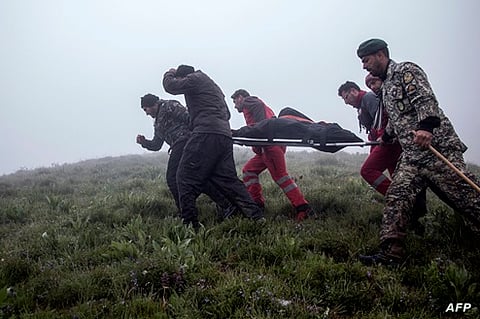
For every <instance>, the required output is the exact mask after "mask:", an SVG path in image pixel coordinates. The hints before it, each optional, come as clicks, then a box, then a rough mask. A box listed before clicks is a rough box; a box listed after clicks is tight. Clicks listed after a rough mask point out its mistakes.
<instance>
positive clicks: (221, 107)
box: [163, 70, 231, 136]
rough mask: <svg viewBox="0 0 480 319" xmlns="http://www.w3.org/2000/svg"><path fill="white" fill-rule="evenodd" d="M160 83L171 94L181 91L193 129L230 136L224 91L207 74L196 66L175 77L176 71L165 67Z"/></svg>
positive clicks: (194, 131)
mask: <svg viewBox="0 0 480 319" xmlns="http://www.w3.org/2000/svg"><path fill="white" fill-rule="evenodd" d="M163 87H164V88H165V91H167V92H168V93H170V94H174V95H177V94H184V96H185V102H186V104H187V108H188V113H189V115H190V126H191V129H192V132H193V133H214V134H222V135H226V136H231V131H230V123H229V122H228V120H229V119H230V111H229V110H228V106H227V103H226V102H225V95H224V94H223V92H222V90H221V89H220V87H219V86H218V85H217V84H216V83H215V82H214V81H213V80H212V79H211V78H210V77H208V75H206V74H205V73H203V72H202V71H200V70H197V71H195V72H193V73H190V74H188V75H187V76H186V77H175V72H173V71H167V72H166V73H165V75H164V77H163Z"/></svg>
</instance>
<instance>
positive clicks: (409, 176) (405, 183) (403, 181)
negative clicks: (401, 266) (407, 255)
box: [380, 150, 480, 258]
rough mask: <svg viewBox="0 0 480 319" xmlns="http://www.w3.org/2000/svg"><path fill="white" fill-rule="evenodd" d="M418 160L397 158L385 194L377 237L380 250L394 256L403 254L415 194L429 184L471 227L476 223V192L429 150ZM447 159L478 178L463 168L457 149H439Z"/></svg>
mask: <svg viewBox="0 0 480 319" xmlns="http://www.w3.org/2000/svg"><path fill="white" fill-rule="evenodd" d="M423 152H429V153H423V156H422V157H421V160H412V157H408V156H404V157H402V158H401V160H400V163H399V166H398V167H397V171H396V173H395V175H394V177H393V181H392V183H391V185H390V187H389V189H388V191H387V194H386V197H385V209H384V212H383V219H382V228H381V231H380V240H381V247H382V250H383V251H384V252H385V253H386V254H387V255H391V256H394V257H399V258H402V257H403V255H404V251H403V242H404V239H405V236H406V231H407V228H408V226H409V223H410V220H412V218H414V217H415V214H416V212H415V211H414V210H413V207H414V203H415V199H416V196H417V194H418V193H419V192H421V191H422V190H423V189H425V188H426V187H430V188H431V189H432V191H433V192H434V193H436V194H437V195H438V196H439V197H440V199H441V200H443V201H444V202H445V203H447V204H448V205H449V206H451V207H452V208H453V209H454V210H455V211H456V212H458V213H460V214H462V215H463V216H464V217H465V218H466V219H467V220H468V221H469V223H471V224H472V225H473V226H474V227H475V228H479V227H480V194H479V193H478V192H477V191H476V190H475V189H474V188H473V187H472V186H471V185H469V184H468V183H467V182H466V181H465V180H464V179H463V178H462V177H460V176H459V175H458V174H457V173H455V171H454V170H452V169H451V168H450V167H448V165H446V164H445V163H444V162H442V161H441V160H440V159H439V158H437V157H436V156H435V155H434V154H433V153H431V152H430V150H425V151H423ZM442 153H443V155H444V156H445V157H447V158H448V160H449V161H450V162H451V163H452V164H453V165H455V166H456V167H457V168H458V169H459V170H460V171H462V172H463V173H464V174H465V175H466V176H467V177H468V178H470V179H471V180H472V181H473V182H474V183H476V184H477V185H479V180H478V178H477V177H476V176H475V175H474V174H472V173H470V172H468V171H466V169H465V161H464V159H463V154H462V153H461V152H459V151H452V152H449V153H448V152H442Z"/></svg>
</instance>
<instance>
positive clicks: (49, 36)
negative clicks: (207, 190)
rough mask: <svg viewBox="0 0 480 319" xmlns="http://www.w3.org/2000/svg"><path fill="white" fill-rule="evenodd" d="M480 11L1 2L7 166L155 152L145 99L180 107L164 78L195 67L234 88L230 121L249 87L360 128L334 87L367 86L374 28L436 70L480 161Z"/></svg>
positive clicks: (392, 5) (462, 7) (355, 5)
mask: <svg viewBox="0 0 480 319" xmlns="http://www.w3.org/2000/svg"><path fill="white" fill-rule="evenodd" d="M478 12H480V1H478V0H444V1H439V0H422V1H418V0H415V1H412V0H404V1H395V2H392V1H385V0H383V1H381V0H379V1H373V0H364V1H358V0H344V1H339V0H331V1H330V0H304V1H302V0H297V1H282V0H248V1H227V0H203V1H195V0H192V1H181V0H176V1H164V0H135V1H121V0H82V1H63V0H42V1H36V0H35V1H34V0H2V1H0V45H1V50H0V151H1V157H0V158H1V160H0V175H1V174H7V173H12V172H14V171H16V170H18V169H20V168H27V169H30V168H36V167H40V166H50V165H52V164H63V163H71V162H77V161H80V160H86V159H91V158H98V157H104V156H118V155H125V154H139V153H145V152H147V151H145V150H143V149H142V148H141V147H140V146H139V145H138V144H136V143H135V136H136V135H137V134H139V133H140V134H144V135H146V136H147V138H150V137H151V136H152V134H153V128H152V119H150V118H149V117H146V116H145V114H144V113H143V111H142V110H141V109H140V105H139V103H140V96H142V95H144V94H145V93H154V94H156V95H159V96H160V97H162V98H165V99H178V100H179V101H181V102H182V103H183V102H184V99H183V97H182V96H171V95H168V94H166V93H165V91H164V90H163V87H162V84H161V80H162V76H163V73H164V72H165V71H166V70H168V69H169V68H170V67H176V66H177V65H179V64H184V63H185V64H190V65H193V66H194V67H196V68H198V69H201V70H202V71H204V72H205V73H207V74H208V75H210V76H211V77H212V78H213V79H214V80H215V81H216V82H217V83H218V85H219V86H220V87H221V88H222V89H223V91H224V93H225V95H226V97H227V102H228V104H229V106H230V107H231V111H232V119H231V126H232V127H233V128H237V127H240V126H242V125H244V120H243V116H242V114H239V113H237V112H236V111H235V110H234V109H233V103H232V101H231V99H230V98H229V97H230V95H231V94H232V92H233V91H235V90H236V89H238V88H245V89H247V90H248V91H250V93H251V94H252V95H257V96H259V97H260V98H262V99H263V100H264V101H265V102H266V103H267V104H268V105H270V106H271V107H272V108H273V109H274V110H275V111H276V112H277V113H278V111H280V109H281V108H283V107H284V106H287V105H288V106H292V107H295V108H297V109H298V110H300V111H302V112H303V113H305V114H306V115H308V116H310V117H311V118H313V119H315V120H325V121H329V122H337V123H339V124H340V125H341V126H342V127H343V128H345V129H349V130H351V131H352V132H354V133H358V122H357V120H356V113H355V111H354V110H353V109H352V108H351V107H349V106H346V105H345V104H344V103H343V101H342V99H341V98H340V97H338V96H337V89H338V87H339V86H340V84H342V83H344V82H345V81H346V80H353V81H355V82H357V83H358V84H359V85H360V86H361V87H365V85H364V77H365V75H366V72H365V71H364V70H362V66H361V63H360V60H359V59H358V58H357V57H356V54H355V51H356V48H357V47H358V44H359V43H361V42H362V41H364V40H366V39H368V38H372V37H379V38H383V39H384V40H385V41H386V42H387V43H388V44H389V48H390V53H391V57H392V58H393V59H394V60H396V61H397V62H400V61H406V60H408V61H413V62H416V63H417V64H419V65H420V66H421V67H422V68H423V69H424V70H425V72H426V73H427V75H428V77H429V79H430V82H431V84H432V86H433V89H434V91H435V94H436V96H437V98H438V100H439V102H440V106H441V107H442V109H443V110H444V112H445V113H446V114H447V116H448V117H449V118H450V120H451V121H452V122H453V124H454V126H455V128H456V131H457V132H458V134H459V135H460V137H461V138H462V140H463V141H464V142H465V143H466V144H467V145H468V146H469V150H468V151H467V152H466V153H465V158H466V159H467V161H469V162H473V163H476V164H480V143H479V142H478V136H479V135H480V129H479V127H480V125H479V124H478V122H479V121H480V112H479V108H480V106H479V105H477V104H478V102H477V101H478V97H477V93H479V91H480V85H479V83H480V80H479V77H478V75H479V74H480V59H479V58H478V55H479V48H480V40H479V39H480V19H479V18H478ZM359 136H360V137H362V138H366V136H365V135H364V134H359ZM166 149H167V147H166V146H164V149H163V150H164V151H165V150H166ZM349 151H353V152H357V151H360V152H366V151H367V149H360V148H358V147H357V148H349Z"/></svg>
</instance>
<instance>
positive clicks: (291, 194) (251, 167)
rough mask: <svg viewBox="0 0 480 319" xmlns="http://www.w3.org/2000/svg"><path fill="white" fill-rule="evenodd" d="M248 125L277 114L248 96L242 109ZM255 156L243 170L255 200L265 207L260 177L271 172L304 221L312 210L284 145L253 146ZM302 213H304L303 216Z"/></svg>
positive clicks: (246, 184) (298, 215)
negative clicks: (290, 170) (291, 173)
mask: <svg viewBox="0 0 480 319" xmlns="http://www.w3.org/2000/svg"><path fill="white" fill-rule="evenodd" d="M239 110H240V111H241V112H243V115H244V117H245V122H246V123H247V125H254V124H255V123H258V122H259V121H261V120H264V119H269V118H272V117H274V116H275V113H274V112H273V111H272V109H270V108H269V107H268V106H267V105H266V104H265V103H264V102H263V101H262V100H260V99H259V98H258V97H254V96H248V97H246V98H244V101H243V103H242V104H241V108H240V109H239ZM253 151H254V152H255V156H254V157H252V158H251V159H250V160H249V161H248V162H247V163H246V164H245V165H244V166H243V169H242V173H243V182H244V183H245V186H246V187H247V189H248V192H249V193H250V195H251V196H252V198H253V200H254V201H255V202H257V203H258V205H260V206H262V207H263V206H264V205H265V198H264V197H263V195H262V186H261V185H260V180H259V175H260V173H261V172H263V171H264V170H265V169H268V171H269V172H270V175H271V176H272V178H273V180H274V181H275V183H277V185H278V186H280V188H281V189H282V190H283V192H284V193H285V195H286V196H287V198H288V199H289V200H290V203H291V204H292V205H293V207H295V209H296V211H297V213H298V214H297V219H303V218H304V217H305V212H307V211H308V210H309V209H310V206H309V205H308V202H307V201H306V200H305V198H304V196H303V194H302V192H301V191H300V189H299V188H298V186H297V184H296V183H295V181H294V180H293V179H292V178H291V177H290V176H289V174H288V172H287V167H286V162H285V151H286V147H285V146H264V147H253ZM302 213H303V214H302Z"/></svg>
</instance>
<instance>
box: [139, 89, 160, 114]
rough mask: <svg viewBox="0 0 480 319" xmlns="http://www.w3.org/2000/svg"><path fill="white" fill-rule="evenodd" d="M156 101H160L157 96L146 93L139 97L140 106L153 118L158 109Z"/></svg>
mask: <svg viewBox="0 0 480 319" xmlns="http://www.w3.org/2000/svg"><path fill="white" fill-rule="evenodd" d="M158 101H160V98H159V97H158V96H156V95H153V94H151V93H148V94H145V95H144V96H142V97H141V98H140V106H141V107H142V109H143V110H144V111H145V114H147V115H149V116H151V117H152V118H154V117H155V116H156V115H157V111H158Z"/></svg>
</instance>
